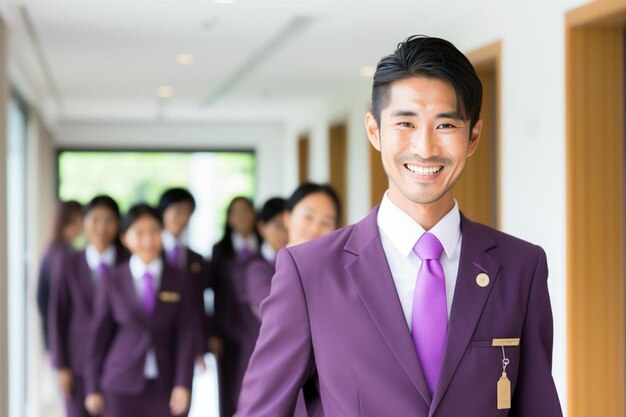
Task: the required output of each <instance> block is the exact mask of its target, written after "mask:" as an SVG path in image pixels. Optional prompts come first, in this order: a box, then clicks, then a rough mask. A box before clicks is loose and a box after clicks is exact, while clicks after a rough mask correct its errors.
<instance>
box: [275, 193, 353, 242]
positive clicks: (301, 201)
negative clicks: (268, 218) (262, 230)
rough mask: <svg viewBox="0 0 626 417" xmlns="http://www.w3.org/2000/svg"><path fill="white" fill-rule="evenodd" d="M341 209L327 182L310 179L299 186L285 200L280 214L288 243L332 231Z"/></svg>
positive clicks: (308, 239) (306, 240) (304, 240)
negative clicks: (316, 182) (283, 211)
mask: <svg viewBox="0 0 626 417" xmlns="http://www.w3.org/2000/svg"><path fill="white" fill-rule="evenodd" d="M340 212H341V203H340V202H339V196H338V195H337V192H336V191H335V190H334V189H333V188H332V187H331V186H330V185H327V184H315V183H312V182H308V183H304V184H302V185H300V186H299V187H298V188H297V189H296V190H295V191H294V192H293V194H292V195H291V197H289V200H287V203H286V205H285V213H284V215H283V222H284V225H285V228H286V229H287V234H288V235H289V243H288V246H294V245H298V244H300V243H304V242H308V241H310V240H313V239H317V238H318V237H321V236H324V235H325V234H328V233H330V232H332V231H333V230H335V228H336V227H337V222H338V221H339V215H340Z"/></svg>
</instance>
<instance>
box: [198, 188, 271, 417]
mask: <svg viewBox="0 0 626 417" xmlns="http://www.w3.org/2000/svg"><path fill="white" fill-rule="evenodd" d="M260 245H261V238H260V236H259V234H258V232H257V230H256V213H255V210H254V205H253V203H252V201H251V200H249V199H248V198H246V197H242V196H238V197H235V198H234V199H233V200H232V201H231V202H230V204H229V205H228V208H227V211H226V224H225V227H224V235H223V237H222V239H221V240H220V241H219V242H217V243H216V244H215V245H214V246H213V251H212V256H211V273H212V275H213V278H212V279H213V291H214V293H215V316H214V320H215V330H214V335H213V337H212V338H211V342H210V343H211V347H212V351H214V352H216V353H217V355H216V356H217V358H218V380H219V395H220V415H221V416H222V417H231V416H232V415H233V414H234V413H235V407H236V404H237V398H238V396H239V387H240V385H241V376H242V375H241V374H242V372H241V370H240V355H241V344H242V340H243V339H245V337H246V336H245V335H246V333H247V330H246V328H247V327H248V326H249V324H250V322H251V321H252V320H254V317H251V316H252V314H251V312H250V310H249V308H247V307H244V306H246V304H245V299H246V297H245V294H244V291H245V285H244V283H243V279H244V278H245V277H244V276H245V273H244V271H245V265H246V262H247V261H248V260H249V259H250V257H251V256H252V255H254V254H255V253H257V252H258V250H259V247H260Z"/></svg>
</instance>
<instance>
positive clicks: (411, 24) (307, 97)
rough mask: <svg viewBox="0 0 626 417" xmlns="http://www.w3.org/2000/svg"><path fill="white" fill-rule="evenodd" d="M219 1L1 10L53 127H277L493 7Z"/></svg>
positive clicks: (420, 0) (30, 5) (78, 1)
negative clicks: (405, 47)
mask: <svg viewBox="0 0 626 417" xmlns="http://www.w3.org/2000/svg"><path fill="white" fill-rule="evenodd" d="M219 1H226V0H217V1H215V0H54V1H51V0H2V3H3V6H2V7H3V14H4V15H5V19H6V20H7V24H8V25H9V27H10V33H11V37H12V38H11V61H12V67H13V68H14V70H13V71H12V72H13V73H15V74H17V75H16V77H18V78H21V79H22V80H23V81H24V84H28V85H29V86H30V89H31V90H32V93H33V95H34V96H36V97H38V99H39V100H41V101H42V102H44V103H45V104H46V109H47V110H48V111H50V112H51V113H53V114H54V115H55V116H54V117H55V118H56V119H57V120H78V119H80V120H85V119H127V120H134V119H138V120H150V119H154V118H166V119H177V120H185V119H189V120H196V119H198V120H229V121H236V120H241V121H247V120H257V121H258V120H272V121H276V120H282V119H284V118H285V117H288V115H289V114H290V112H293V111H294V109H302V108H306V106H307V103H310V102H314V101H319V100H326V99H328V98H329V97H333V95H335V94H337V93H338V92H342V91H351V90H355V89H364V88H369V87H368V86H369V84H370V83H371V79H368V78H366V77H363V76H362V75H361V73H360V71H361V69H362V68H363V67H365V66H374V65H375V64H376V62H377V61H378V59H380V57H381V56H382V55H384V54H387V53H390V52H391V51H392V50H393V49H394V47H395V45H396V44H397V43H398V41H400V40H402V39H404V38H405V37H407V36H408V35H411V34H415V33H425V34H445V33H446V28H447V27H449V26H450V25H454V22H458V21H459V20H461V19H463V18H464V16H465V15H467V14H469V13H470V12H471V11H472V10H473V11H475V10H476V9H477V8H482V7H486V6H488V5H489V7H492V6H493V5H494V4H495V3H496V0H472V1H464V0H385V1H382V0H379V1H376V0H335V1H331V0H309V1H304V0H263V1H261V0H234V2H233V3H232V4H221V3H219ZM453 41H456V40H454V39H453ZM457 43H458V42H457ZM461 43H462V41H461ZM459 46H460V47H462V45H459ZM179 54H191V55H192V56H193V60H194V62H193V64H191V65H181V64H179V63H177V61H176V57H177V55H179ZM160 86H170V87H171V88H172V89H173V95H172V96H171V97H170V98H166V99H162V98H158V97H157V94H156V92H157V88H158V87H160Z"/></svg>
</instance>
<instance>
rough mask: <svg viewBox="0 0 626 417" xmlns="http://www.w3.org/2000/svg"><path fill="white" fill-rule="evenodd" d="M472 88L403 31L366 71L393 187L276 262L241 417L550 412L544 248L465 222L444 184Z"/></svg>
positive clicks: (476, 129) (472, 126)
mask: <svg viewBox="0 0 626 417" xmlns="http://www.w3.org/2000/svg"><path fill="white" fill-rule="evenodd" d="M481 101H482V86H481V84H480V80H479V79H478V77H477V76H476V73H475V71H474V69H473V67H472V65H471V64H470V62H469V61H468V59H467V58H466V57H465V56H464V55H463V54H462V53H461V52H459V51H458V50H457V49H456V48H455V47H454V46H453V45H452V44H451V43H449V42H447V41H445V40H443V39H437V38H429V37H424V36H414V37H411V38H409V39H407V40H406V41H404V42H402V43H401V44H400V45H398V48H397V50H396V51H395V52H394V53H393V54H391V55H389V56H386V57H384V58H383V59H382V60H381V61H380V62H379V64H378V67H377V70H376V74H375V75H374V85H373V91H372V113H368V114H367V115H366V117H365V126H366V129H367V133H368V136H369V139H370V142H371V143H372V145H373V146H374V147H375V148H376V149H377V150H378V151H380V153H381V158H382V161H383V166H384V168H385V172H386V173H387V176H388V178H389V190H388V192H387V193H386V194H385V196H384V197H383V200H382V202H381V204H380V206H379V207H376V208H375V209H374V210H373V211H372V212H371V213H370V214H369V215H368V216H367V217H366V218H365V219H363V220H362V221H360V222H359V223H356V224H354V225H352V226H348V227H345V228H343V229H340V230H338V231H336V232H334V233H332V234H329V235H327V236H325V237H323V238H320V239H317V240H315V241H312V242H309V243H306V244H303V245H299V246H295V247H290V248H287V249H286V250H283V251H282V252H281V253H280V254H279V257H278V262H277V269H276V275H275V276H274V278H273V281H272V290H271V294H270V296H269V298H267V299H266V301H265V302H264V304H262V306H261V315H262V322H263V324H262V327H261V332H260V336H259V339H258V342H257V346H256V349H255V352H254V355H253V356H252V359H251V361H250V365H249V367H248V371H247V373H246V376H245V379H244V384H243V389H242V393H241V397H240V401H239V409H238V413H237V416H240V417H243V416H258V417H260V416H272V417H281V416H284V417H287V416H292V415H293V410H294V407H295V404H296V398H297V395H298V392H299V390H300V389H304V394H305V399H306V402H307V408H308V410H309V416H323V415H325V416H328V417H336V416H342V417H343V416H348V417H352V416H370V417H386V416H394V417H395V416H398V417H404V416H412V417H433V416H441V417H458V416H463V417H491V416H493V417H496V416H518V417H537V416H541V417H561V416H562V412H561V407H560V404H559V400H558V396H557V393H556V389H555V386H554V382H553V379H552V375H551V363H552V313H551V309H550V299H549V296H548V288H547V276H548V271H547V264H546V256H545V253H544V251H543V250H542V249H541V248H540V247H538V246H534V245H532V244H530V243H527V242H524V241H521V240H519V239H516V238H514V237H512V236H508V235H505V234H503V233H501V232H498V231H496V230H493V229H490V228H488V227H486V226H483V225H480V224H477V223H474V222H472V221H470V220H469V219H467V218H465V217H464V216H463V215H462V214H461V212H460V211H459V207H458V205H457V203H456V201H455V199H454V197H453V195H454V194H453V190H454V185H455V184H456V182H457V180H458V179H459V178H460V176H461V174H462V173H463V169H464V168H465V164H466V163H467V160H468V158H469V157H470V156H471V155H472V154H473V153H474V152H475V151H476V148H477V146H478V142H479V140H480V130H481V127H482V122H481V121H480V105H481Z"/></svg>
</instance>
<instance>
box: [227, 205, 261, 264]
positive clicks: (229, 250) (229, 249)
mask: <svg viewBox="0 0 626 417" xmlns="http://www.w3.org/2000/svg"><path fill="white" fill-rule="evenodd" d="M238 201H243V202H245V203H246V204H247V205H248V206H249V207H250V210H252V212H253V213H255V210H254V203H253V202H252V200H250V199H249V198H247V197H244V196H237V197H235V198H233V199H232V200H231V201H230V203H229V204H228V208H227V209H226V221H225V222H224V235H222V238H221V239H220V240H219V242H217V245H218V246H221V247H222V248H223V249H224V254H225V255H226V257H228V258H234V257H235V247H234V246H233V238H232V234H233V228H232V227H230V224H228V218H229V217H230V213H231V212H232V210H233V207H234V206H235V203H236V202H238ZM253 233H254V235H255V236H256V238H257V241H258V242H259V243H260V242H261V240H262V239H261V235H260V234H259V231H258V230H257V228H256V226H254V231H253Z"/></svg>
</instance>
